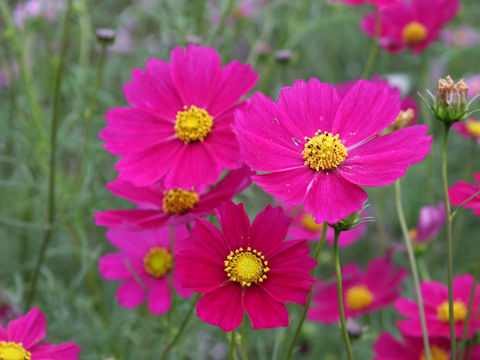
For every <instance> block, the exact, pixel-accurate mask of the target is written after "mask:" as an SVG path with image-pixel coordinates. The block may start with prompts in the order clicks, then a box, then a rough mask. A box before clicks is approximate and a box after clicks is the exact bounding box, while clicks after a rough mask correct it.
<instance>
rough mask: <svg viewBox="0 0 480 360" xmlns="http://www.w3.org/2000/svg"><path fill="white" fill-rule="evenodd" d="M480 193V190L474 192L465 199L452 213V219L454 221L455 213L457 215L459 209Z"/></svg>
mask: <svg viewBox="0 0 480 360" xmlns="http://www.w3.org/2000/svg"><path fill="white" fill-rule="evenodd" d="M478 195H480V190H479V191H477V192H476V193H475V194H473V195H472V196H470V197H469V198H468V199H467V200H465V201H464V202H462V203H461V204H460V205H459V206H458V207H457V208H456V209H455V210H454V211H453V212H452V214H451V215H450V221H453V219H454V218H455V215H457V213H458V211H459V210H460V209H461V208H462V207H464V206H465V205H466V204H467V203H468V202H470V201H472V200H473V199H475V198H476V197H477V196H478Z"/></svg>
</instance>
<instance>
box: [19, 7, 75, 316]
mask: <svg viewBox="0 0 480 360" xmlns="http://www.w3.org/2000/svg"><path fill="white" fill-rule="evenodd" d="M71 12H72V0H69V2H68V11H67V12H66V13H65V18H64V21H63V35H62V47H61V52H60V62H59V64H58V68H57V74H56V77H55V85H54V103H53V112H52V121H51V125H50V158H49V172H48V201H47V214H48V215H47V226H46V230H45V232H44V235H43V240H42V244H41V246H40V251H39V253H38V257H37V262H36V265H35V269H34V272H33V278H32V282H31V284H30V289H29V292H28V295H27V300H26V308H27V309H29V308H30V306H31V305H32V302H33V299H34V298H35V291H36V286H37V280H38V274H39V272H40V267H41V266H42V263H43V259H44V256H45V251H46V249H47V247H48V244H49V242H50V239H51V237H52V231H53V225H54V222H55V215H56V214H55V175H56V161H55V159H56V156H55V155H56V151H57V130H58V123H59V121H60V112H61V105H62V93H61V87H62V78H63V73H64V68H65V60H66V54H67V44H68V36H69V29H70V15H71Z"/></svg>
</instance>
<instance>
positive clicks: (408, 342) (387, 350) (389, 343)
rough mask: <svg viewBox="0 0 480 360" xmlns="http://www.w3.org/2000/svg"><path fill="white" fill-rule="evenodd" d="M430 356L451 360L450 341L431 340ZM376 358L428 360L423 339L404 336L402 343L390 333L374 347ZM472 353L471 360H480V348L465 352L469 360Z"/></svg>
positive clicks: (387, 359)
mask: <svg viewBox="0 0 480 360" xmlns="http://www.w3.org/2000/svg"><path fill="white" fill-rule="evenodd" d="M429 343H430V355H431V357H432V360H450V339H449V338H435V337H433V338H430V339H429ZM373 350H375V354H376V355H375V357H374V358H373V360H426V359H427V357H426V355H425V348H424V346H423V339H422V338H421V337H411V336H405V335H403V334H402V341H399V340H397V339H395V338H394V337H393V336H392V335H391V334H389V333H383V334H381V335H380V337H379V338H378V340H377V342H376V343H375V344H374V345H373ZM468 352H471V357H470V358H469V359H471V360H480V346H474V347H473V348H472V349H469V350H467V351H466V352H465V359H467V358H468V357H467V354H468Z"/></svg>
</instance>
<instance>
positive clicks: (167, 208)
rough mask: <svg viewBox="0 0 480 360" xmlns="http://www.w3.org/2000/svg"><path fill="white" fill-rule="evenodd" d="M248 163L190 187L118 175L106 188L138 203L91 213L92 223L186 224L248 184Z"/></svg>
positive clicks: (136, 225) (142, 226)
mask: <svg viewBox="0 0 480 360" xmlns="http://www.w3.org/2000/svg"><path fill="white" fill-rule="evenodd" d="M250 174H251V171H250V170H249V169H248V168H247V167H245V166H244V167H242V168H240V169H237V170H232V171H231V172H230V173H229V174H227V175H226V176H225V177H224V178H223V179H222V180H221V181H220V182H219V183H218V184H216V185H215V186H213V187H211V188H209V187H203V188H202V187H200V188H198V189H197V188H194V189H190V190H184V189H181V188H175V189H166V188H165V187H164V186H162V185H161V184H156V185H150V186H139V187H137V186H135V185H133V184H131V183H129V182H127V181H123V180H120V179H117V180H115V181H113V182H111V183H109V184H107V188H108V189H109V190H110V191H111V192H112V193H114V194H115V195H117V196H120V197H123V198H125V199H127V200H129V201H132V202H134V203H136V204H137V205H138V208H136V209H128V210H107V211H101V212H97V213H94V216H95V218H96V219H95V224H97V225H100V226H110V227H116V226H121V227H125V228H129V229H153V228H158V227H160V226H163V225H179V224H186V223H189V222H190V221H192V220H193V219H195V218H197V217H202V216H206V215H208V214H210V213H211V212H212V211H213V209H215V208H216V207H217V206H219V205H220V204H221V203H223V202H224V201H228V200H231V199H232V198H233V197H234V196H235V195H236V194H237V193H239V192H240V191H242V190H244V189H245V188H246V187H247V186H248V185H249V184H250V181H251V180H250Z"/></svg>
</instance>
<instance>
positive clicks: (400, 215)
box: [395, 180, 432, 360]
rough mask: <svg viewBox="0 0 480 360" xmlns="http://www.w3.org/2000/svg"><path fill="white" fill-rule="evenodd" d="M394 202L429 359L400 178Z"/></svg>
mask: <svg viewBox="0 0 480 360" xmlns="http://www.w3.org/2000/svg"><path fill="white" fill-rule="evenodd" d="M395 202H396V205H397V214H398V220H399V221H400V227H401V228H402V233H403V239H404V241H405V246H406V247H407V253H408V259H409V261H410V269H411V271H412V276H413V284H414V286H415V293H416V294H417V302H418V310H419V314H420V324H421V325H422V337H423V348H424V350H425V356H426V358H427V360H431V359H432V357H431V355H430V343H429V341H428V330H427V322H426V320H425V309H424V307H423V297H422V292H421V291H420V281H419V279H418V270H417V264H416V262H415V255H414V254H413V246H412V241H411V239H410V236H409V235H408V227H407V223H406V221H405V214H404V212H403V205H402V188H401V186H400V180H397V181H396V182H395Z"/></svg>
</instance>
